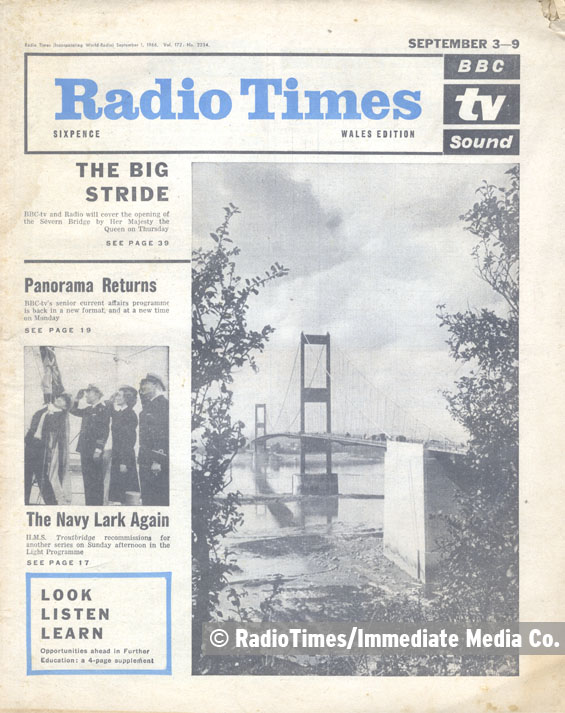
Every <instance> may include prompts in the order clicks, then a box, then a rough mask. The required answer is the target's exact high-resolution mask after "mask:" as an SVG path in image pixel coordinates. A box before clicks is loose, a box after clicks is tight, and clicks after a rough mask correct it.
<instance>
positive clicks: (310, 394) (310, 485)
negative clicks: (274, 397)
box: [300, 332, 337, 495]
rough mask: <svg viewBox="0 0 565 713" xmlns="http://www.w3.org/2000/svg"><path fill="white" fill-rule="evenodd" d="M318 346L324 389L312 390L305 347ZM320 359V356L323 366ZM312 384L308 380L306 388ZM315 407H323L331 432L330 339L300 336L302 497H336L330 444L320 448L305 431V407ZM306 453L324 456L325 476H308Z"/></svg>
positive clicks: (329, 431)
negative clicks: (310, 495) (318, 495)
mask: <svg viewBox="0 0 565 713" xmlns="http://www.w3.org/2000/svg"><path fill="white" fill-rule="evenodd" d="M311 345H319V346H321V347H322V348H323V349H324V351H325V369H324V371H325V386H322V387H320V386H315V387H312V386H310V385H308V386H307V385H306V384H307V377H306V347H307V346H311ZM322 358H323V355H322V354H321V355H320V361H321V362H322V364H323V363H324V362H323V361H322ZM311 383H312V381H311V380H310V382H309V384H311ZM311 403H317V404H324V405H325V417H326V418H325V421H326V423H325V428H326V433H331V430H332V385H331V347H330V335H329V333H327V334H304V332H302V334H301V335H300V434H301V436H300V481H301V486H300V489H301V491H302V492H303V493H304V494H320V495H321V494H324V495H330V494H332V495H333V494H336V493H337V475H336V474H335V473H332V444H331V441H330V440H329V439H328V440H326V441H325V442H322V443H321V444H320V441H319V439H313V438H308V435H307V433H308V431H307V423H306V421H307V414H306V410H307V409H306V406H307V404H311ZM308 453H325V454H326V472H325V473H308V472H307V455H308Z"/></svg>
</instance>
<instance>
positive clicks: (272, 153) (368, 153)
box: [24, 52, 445, 156]
mask: <svg viewBox="0 0 565 713" xmlns="http://www.w3.org/2000/svg"><path fill="white" fill-rule="evenodd" d="M444 55H445V53H417V52H416V53H410V52H406V53H362V52H336V53H333V52H24V154H25V155H34V156H37V155H42V156H69V155H82V156H85V155H91V156H92V155H93V156H98V155H100V156H104V155H106V156H108V155H110V156H115V155H119V154H123V155H132V154H138V155H152V154H154V155H167V154H192V155H199V154H210V155H247V156H262V155H269V156H443V151H253V150H246V151H229V150H227V149H226V150H222V151H218V150H205V149H198V150H190V149H180V150H176V151H175V150H170V149H169V150H165V151H159V150H155V149H152V150H150V151H135V150H132V151H30V150H29V148H28V146H29V144H28V100H27V99H28V57H153V56H154V57H355V58H368V59H373V58H377V57H423V58H430V57H435V58H443V57H444Z"/></svg>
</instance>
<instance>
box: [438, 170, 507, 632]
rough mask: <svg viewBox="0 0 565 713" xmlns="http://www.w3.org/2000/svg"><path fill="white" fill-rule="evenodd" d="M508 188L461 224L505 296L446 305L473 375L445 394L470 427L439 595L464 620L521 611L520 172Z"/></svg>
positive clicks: (488, 190) (486, 275)
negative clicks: (480, 304) (458, 308)
mask: <svg viewBox="0 0 565 713" xmlns="http://www.w3.org/2000/svg"><path fill="white" fill-rule="evenodd" d="M506 173H507V175H508V176H509V185H507V186H506V187H502V188H497V187H495V186H493V185H490V184H488V183H486V182H485V183H484V184H483V185H482V186H481V187H480V188H479V189H478V191H477V193H478V197H479V200H478V202H477V203H475V204H474V206H473V207H472V208H471V209H470V210H469V211H468V212H467V213H465V214H464V215H462V216H461V220H463V221H464V222H465V223H466V226H465V229H466V230H468V231H469V232H470V233H472V234H473V235H474V236H476V237H477V238H478V242H477V244H476V245H475V247H474V249H473V251H472V255H473V258H474V261H475V267H476V270H477V272H478V275H479V276H480V277H481V279H482V280H484V281H485V282H486V283H487V284H489V285H490V286H491V287H492V289H493V290H494V292H496V293H497V294H498V295H500V296H501V297H502V298H503V299H504V302H505V309H504V310H503V311H502V313H500V314H499V313H497V312H495V311H494V310H491V309H481V310H479V311H474V310H471V309H468V310H466V311H464V312H457V313H455V314H449V313H448V312H447V311H446V308H445V305H440V307H439V315H438V316H439V318H440V322H441V326H442V327H445V328H447V330H448V332H449V338H448V340H447V343H448V345H449V347H450V352H451V355H452V357H453V358H454V359H456V360H457V361H460V362H463V363H466V364H467V365H468V373H467V374H465V375H464V376H462V377H461V378H460V379H459V380H458V381H457V382H456V384H455V390H454V391H453V392H451V393H447V394H446V398H447V402H448V408H449V410H450V412H451V414H452V415H453V417H454V418H455V419H456V420H457V421H458V422H459V423H461V424H462V425H463V426H464V427H465V428H466V430H467V432H468V433H469V442H468V446H469V450H468V455H467V458H466V461H467V466H468V469H469V486H468V488H467V489H466V492H465V493H464V495H463V496H462V497H461V499H460V510H459V511H458V513H457V514H456V515H453V516H451V517H450V518H449V519H448V526H449V533H450V537H449V540H448V542H447V544H446V553H445V554H446V557H445V559H444V565H443V570H444V579H443V582H442V585H441V587H440V595H441V596H440V599H441V601H442V603H443V605H444V607H445V610H446V611H447V612H448V613H449V614H450V616H451V617H453V618H457V619H459V620H469V621H471V620H475V621H477V620H486V619H491V620H498V621H505V620H513V619H515V618H516V617H517V607H518V298H519V274H518V257H519V224H518V216H519V168H518V166H515V167H513V168H511V169H510V170H509V171H507V172H506Z"/></svg>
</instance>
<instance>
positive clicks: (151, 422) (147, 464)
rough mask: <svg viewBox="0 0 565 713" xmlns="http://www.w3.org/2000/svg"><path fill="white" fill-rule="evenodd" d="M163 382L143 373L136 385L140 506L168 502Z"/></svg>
mask: <svg viewBox="0 0 565 713" xmlns="http://www.w3.org/2000/svg"><path fill="white" fill-rule="evenodd" d="M165 391H166V388H165V383H164V381H163V379H161V377H159V376H157V374H151V373H150V374H147V376H145V377H144V378H143V379H142V380H141V382H140V384H139V396H140V399H141V405H142V410H141V413H140V414H139V455H138V461H139V480H140V485H141V502H142V503H143V505H168V504H169V402H168V400H167V399H166V398H165V396H164V392H165Z"/></svg>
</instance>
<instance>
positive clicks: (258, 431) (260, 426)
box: [255, 404, 267, 453]
mask: <svg viewBox="0 0 565 713" xmlns="http://www.w3.org/2000/svg"><path fill="white" fill-rule="evenodd" d="M266 435H267V404H255V453H259V452H261V453H264V452H265V451H266V450H267V443H266V442H265V441H263V442H262V443H257V439H258V438H261V436H266Z"/></svg>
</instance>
